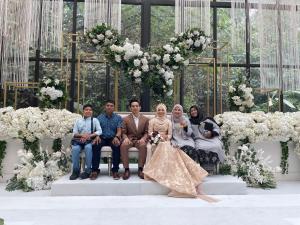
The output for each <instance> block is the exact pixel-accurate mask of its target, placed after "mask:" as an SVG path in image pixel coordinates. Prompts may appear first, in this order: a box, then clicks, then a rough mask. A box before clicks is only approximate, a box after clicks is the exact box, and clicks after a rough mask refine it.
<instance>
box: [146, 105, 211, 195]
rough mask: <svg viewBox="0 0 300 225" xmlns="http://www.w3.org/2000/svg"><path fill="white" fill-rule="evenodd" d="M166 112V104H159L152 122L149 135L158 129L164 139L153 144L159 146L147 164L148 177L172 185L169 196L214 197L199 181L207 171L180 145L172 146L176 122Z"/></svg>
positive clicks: (157, 131) (167, 185) (169, 186)
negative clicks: (200, 188)
mask: <svg viewBox="0 0 300 225" xmlns="http://www.w3.org/2000/svg"><path fill="white" fill-rule="evenodd" d="M166 114H167V108H166V106H165V105H164V104H159V105H158V106H157V107H156V117H155V118H153V119H151V120H150V122H149V135H150V136H152V135H153V134H154V133H158V134H159V135H160V136H161V140H160V141H158V142H155V143H153V144H152V145H153V146H154V149H155V150H154V151H153V155H152V157H151V158H150V160H149V162H148V163H147V164H146V166H145V168H144V177H145V179H146V180H154V181H156V182H158V183H160V184H161V185H163V186H165V187H167V188H169V189H170V190H171V192H170V193H169V196H172V197H192V198H201V199H204V200H206V201H214V199H212V198H210V197H208V196H205V195H202V194H200V192H199V185H200V184H201V183H202V181H203V179H204V178H205V177H206V176H207V172H206V171H205V170H204V169H202V168H201V167H200V165H199V164H197V163H195V162H194V161H193V160H192V159H191V158H190V157H189V156H188V155H186V154H185V153H184V152H183V151H181V150H180V149H179V148H177V147H173V146H171V143H170V139H171V137H172V126H171V124H172V123H171V121H170V120H169V119H168V118H167V116H166ZM153 138H154V137H153Z"/></svg>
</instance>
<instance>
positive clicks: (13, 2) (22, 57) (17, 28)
mask: <svg viewBox="0 0 300 225" xmlns="http://www.w3.org/2000/svg"><path fill="white" fill-rule="evenodd" d="M30 12H31V4H28V2H27V1H19V0H1V4H0V15H1V19H0V21H1V22H0V43H1V45H0V57H1V60H0V62H1V67H0V68H1V83H2V84H3V83H4V82H5V81H13V82H15V81H21V82H26V81H28V69H29V59H28V58H29V40H30V32H29V30H30Z"/></svg>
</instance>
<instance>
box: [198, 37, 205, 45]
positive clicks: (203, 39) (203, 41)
mask: <svg viewBox="0 0 300 225" xmlns="http://www.w3.org/2000/svg"><path fill="white" fill-rule="evenodd" d="M205 40H206V39H205V37H204V36H201V37H200V39H199V41H200V43H201V44H204V43H205Z"/></svg>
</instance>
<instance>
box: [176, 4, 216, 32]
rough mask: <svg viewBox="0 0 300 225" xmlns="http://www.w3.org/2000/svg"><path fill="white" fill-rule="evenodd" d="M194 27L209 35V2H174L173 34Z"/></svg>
mask: <svg viewBox="0 0 300 225" xmlns="http://www.w3.org/2000/svg"><path fill="white" fill-rule="evenodd" d="M195 27H197V28H198V27H199V28H201V29H202V30H203V31H204V32H205V34H206V35H210V0H176V1H175V33H181V32H185V31H186V30H187V29H190V28H195Z"/></svg>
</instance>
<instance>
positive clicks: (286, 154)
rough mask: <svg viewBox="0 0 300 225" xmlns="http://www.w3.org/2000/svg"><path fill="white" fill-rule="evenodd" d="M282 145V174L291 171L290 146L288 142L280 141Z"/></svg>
mask: <svg viewBox="0 0 300 225" xmlns="http://www.w3.org/2000/svg"><path fill="white" fill-rule="evenodd" d="M280 146H281V162H280V167H281V169H282V171H281V173H282V174H288V172H289V163H288V158H289V146H288V142H283V141H281V142H280Z"/></svg>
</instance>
